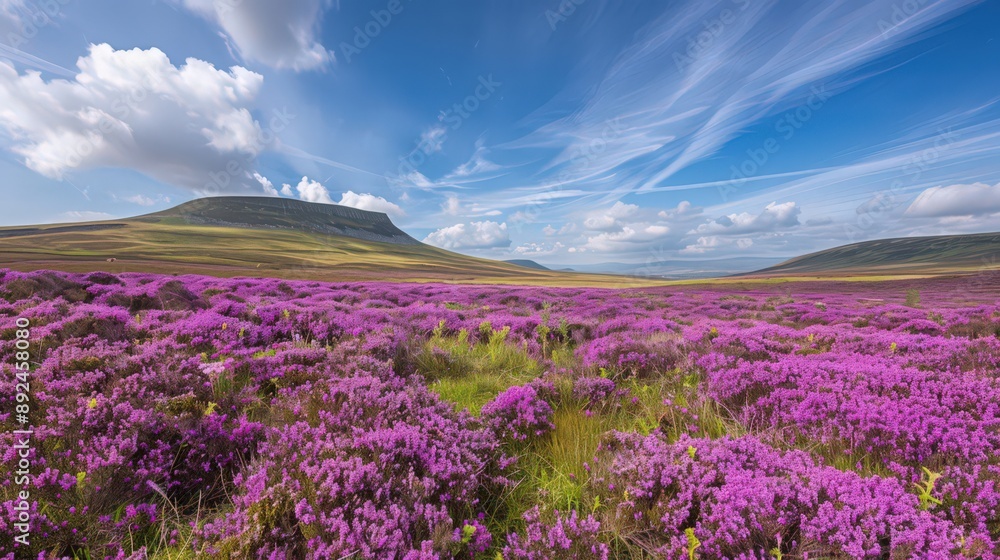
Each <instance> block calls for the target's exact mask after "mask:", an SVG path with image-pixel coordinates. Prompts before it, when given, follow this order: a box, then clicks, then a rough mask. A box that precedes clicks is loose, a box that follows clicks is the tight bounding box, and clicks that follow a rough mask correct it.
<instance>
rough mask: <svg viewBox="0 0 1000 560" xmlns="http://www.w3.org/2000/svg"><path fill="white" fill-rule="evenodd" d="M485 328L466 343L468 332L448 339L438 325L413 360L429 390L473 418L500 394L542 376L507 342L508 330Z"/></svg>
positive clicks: (524, 353) (533, 362)
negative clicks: (475, 338)
mask: <svg viewBox="0 0 1000 560" xmlns="http://www.w3.org/2000/svg"><path fill="white" fill-rule="evenodd" d="M487 327H488V325H485V324H484V326H483V328H481V332H480V336H479V340H477V341H470V340H469V333H468V331H466V330H464V329H463V330H461V331H459V332H458V334H457V335H448V334H446V333H445V332H444V326H443V325H439V326H438V328H437V329H435V331H434V334H433V336H432V337H431V338H430V339H429V340H428V341H427V342H426V343H424V345H423V348H422V349H421V351H420V353H419V354H418V355H417V357H416V360H415V362H416V368H417V371H418V372H419V373H420V374H422V375H423V376H424V377H425V378H426V379H427V380H428V382H429V384H428V385H429V387H430V389H431V390H433V391H434V392H436V393H437V394H438V395H439V396H440V397H441V398H442V399H444V400H447V401H450V402H453V403H455V406H456V408H458V409H459V410H462V409H468V410H469V412H470V413H472V414H475V415H478V414H479V411H480V410H481V409H482V407H483V405H484V404H486V403H487V402H489V401H490V400H492V399H493V398H494V397H496V396H497V395H498V394H500V393H501V392H503V391H504V390H506V389H508V388H510V387H512V386H514V385H519V384H522V383H527V382H528V381H531V380H532V379H535V378H536V377H538V376H539V375H541V373H542V368H541V366H540V365H539V363H538V362H537V361H536V360H535V359H533V358H532V357H531V356H530V355H529V354H528V352H527V350H526V349H525V348H524V347H520V346H517V345H514V344H511V343H510V342H508V341H507V336H508V335H509V334H510V327H504V328H502V329H500V330H493V329H492V327H489V328H487Z"/></svg>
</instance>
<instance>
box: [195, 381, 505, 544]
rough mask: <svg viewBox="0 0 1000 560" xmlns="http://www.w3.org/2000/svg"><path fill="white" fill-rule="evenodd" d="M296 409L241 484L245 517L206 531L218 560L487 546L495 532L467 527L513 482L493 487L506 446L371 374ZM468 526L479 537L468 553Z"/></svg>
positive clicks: (305, 394) (237, 515) (240, 510)
mask: <svg viewBox="0 0 1000 560" xmlns="http://www.w3.org/2000/svg"><path fill="white" fill-rule="evenodd" d="M288 400H289V402H288V404H283V405H282V407H283V408H285V407H287V408H288V410H289V412H290V413H291V418H290V421H289V423H288V424H285V425H283V426H281V427H279V428H276V429H274V430H273V432H272V433H271V435H270V437H269V438H268V441H267V443H266V444H265V445H264V447H263V449H262V451H261V454H260V458H259V459H258V460H257V461H256V462H255V464H254V465H252V466H251V468H250V469H249V471H248V472H247V474H246V475H244V476H240V477H239V478H238V479H237V488H238V489H239V494H238V496H237V498H236V500H235V504H236V511H235V512H234V513H232V514H230V515H227V516H226V517H225V518H224V519H223V520H221V521H218V522H215V523H211V524H209V525H208V526H206V527H205V529H204V536H205V538H206V539H207V540H208V541H209V542H210V543H212V544H211V550H213V551H215V552H217V553H220V554H225V555H238V556H244V555H251V554H257V555H265V556H272V557H273V556H274V555H282V556H284V557H309V558H342V557H344V556H350V555H354V556H355V557H357V558H386V557H391V556H394V555H399V556H400V557H403V558H423V557H424V556H422V554H425V553H428V552H433V553H434V554H437V555H442V554H443V555H449V554H451V553H457V552H460V551H462V550H465V549H466V548H468V547H469V546H471V547H473V548H475V547H478V548H480V549H483V548H485V547H486V546H488V543H489V542H490V540H491V537H490V535H489V532H488V531H487V530H486V528H485V527H483V526H482V525H481V524H478V522H477V524H476V525H470V524H468V523H466V522H463V519H465V518H464V517H462V516H463V515H466V514H469V513H475V512H476V510H477V509H478V507H479V505H478V504H479V501H480V498H481V496H482V492H483V490H484V488H487V487H489V485H493V484H495V485H499V484H500V483H501V482H502V481H501V480H500V479H499V478H497V479H491V478H490V475H489V471H490V468H489V462H490V457H491V455H492V454H493V453H494V451H495V450H496V442H495V440H494V439H493V438H492V435H491V434H490V433H489V432H486V431H483V430H481V429H476V428H474V427H472V426H471V424H470V422H471V418H469V417H468V416H461V417H459V418H455V417H453V415H452V413H451V412H452V411H451V408H450V407H448V406H447V405H444V404H441V403H439V402H438V401H437V399H435V398H434V397H433V396H432V395H430V394H429V393H428V392H427V391H426V390H425V389H423V388H422V387H419V386H412V385H408V384H407V383H405V382H404V381H403V380H401V379H399V378H396V379H390V380H381V379H379V378H377V377H371V376H367V375H365V374H364V373H362V372H356V373H355V375H354V376H353V377H350V378H346V379H336V380H332V381H331V382H330V383H329V388H326V387H323V386H318V387H313V388H309V389H308V390H302V391H297V392H295V394H293V395H290V396H289V397H288ZM294 418H303V419H302V420H294ZM465 526H469V527H474V529H473V530H472V533H473V534H471V535H469V538H468V539H465V542H463V534H462V530H463V528H464V527H465ZM456 531H457V533H456ZM472 537H475V539H474V540H472Z"/></svg>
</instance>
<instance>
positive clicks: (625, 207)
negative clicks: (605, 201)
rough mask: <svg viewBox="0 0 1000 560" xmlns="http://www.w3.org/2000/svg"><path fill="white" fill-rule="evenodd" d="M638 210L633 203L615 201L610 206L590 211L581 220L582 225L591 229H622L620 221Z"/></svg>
mask: <svg viewBox="0 0 1000 560" xmlns="http://www.w3.org/2000/svg"><path fill="white" fill-rule="evenodd" d="M638 211H639V207H638V206H636V205H635V204H625V203H623V202H622V201H620V200H619V201H618V202H615V203H614V205H613V206H612V207H611V208H608V209H607V210H603V211H596V212H591V213H590V214H589V215H588V216H587V217H586V218H584V220H583V227H585V228H587V229H589V230H592V231H616V230H621V229H622V227H623V226H622V221H623V220H625V219H626V218H630V217H632V216H634V215H635V214H636V213H637V212H638Z"/></svg>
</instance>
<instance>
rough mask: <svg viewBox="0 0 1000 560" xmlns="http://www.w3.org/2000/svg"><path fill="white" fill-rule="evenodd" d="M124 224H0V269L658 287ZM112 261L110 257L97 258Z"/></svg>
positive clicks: (431, 252)
mask: <svg viewBox="0 0 1000 560" xmlns="http://www.w3.org/2000/svg"><path fill="white" fill-rule="evenodd" d="M108 223H115V224H125V226H124V227H115V228H103V229H84V228H69V227H67V226H65V225H53V226H43V227H40V228H38V231H37V232H31V233H29V234H27V235H16V236H10V237H4V235H3V234H4V233H5V232H9V231H13V230H17V229H23V228H0V267H5V268H12V269H15V270H37V269H54V270H65V271H71V272H92V271H97V270H103V271H108V272H116V273H118V272H155V273H166V274H173V273H176V274H207V275H213V276H224V277H232V276H259V277H279V278H296V279H311V280H327V281H339V280H343V281H349V280H389V281H393V280H394V281H438V282H458V283H480V284H484V283H485V284H537V285H560V286H604V287H609V288H610V287H613V288H625V287H636V286H649V285H655V284H662V282H654V281H649V280H642V279H633V278H625V277H621V276H610V275H596V274H580V273H568V272H555V271H543V270H532V269H528V268H524V267H520V266H515V265H511V264H507V263H503V262H498V261H491V260H487V259H478V258H475V257H469V256H466V255H460V254H457V253H452V252H450V251H444V250H441V249H437V248H434V247H430V246H427V245H394V244H387V243H377V242H372V241H364V240H359V239H353V238H348V237H341V236H331V235H324V234H319V233H311V232H304V231H294V230H286V229H247V228H235V227H218V226H198V225H189V224H186V223H182V222H180V221H179V220H177V221H175V220H169V219H168V220H163V221H160V222H159V223H149V222H145V221H134V220H115V221H114V222H108ZM108 258H115V259H116V262H107V259H108Z"/></svg>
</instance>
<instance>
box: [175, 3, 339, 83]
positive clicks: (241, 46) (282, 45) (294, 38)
mask: <svg viewBox="0 0 1000 560" xmlns="http://www.w3.org/2000/svg"><path fill="white" fill-rule="evenodd" d="M175 2H178V3H180V4H181V5H183V6H184V7H186V8H188V9H189V10H191V11H193V12H195V13H197V14H198V15H200V16H202V17H204V18H205V19H207V20H209V21H211V22H213V23H215V24H216V25H218V26H219V27H221V28H222V31H223V34H224V36H225V38H226V40H227V42H228V43H229V45H230V48H232V49H235V50H236V52H238V53H239V54H240V55H241V56H242V57H243V58H244V59H247V60H254V61H257V62H261V63H264V64H266V65H268V66H272V67H275V68H293V69H295V70H310V69H316V68H322V67H324V66H326V65H327V64H328V63H330V62H331V61H333V60H334V55H333V53H332V52H331V51H329V50H327V49H326V47H324V46H323V45H322V44H321V43H320V42H319V40H318V39H317V34H318V31H319V26H320V22H321V20H322V16H323V11H324V7H325V6H326V5H327V2H325V1H324V0H282V1H281V2H275V1H274V0H238V1H234V0H175Z"/></svg>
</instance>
